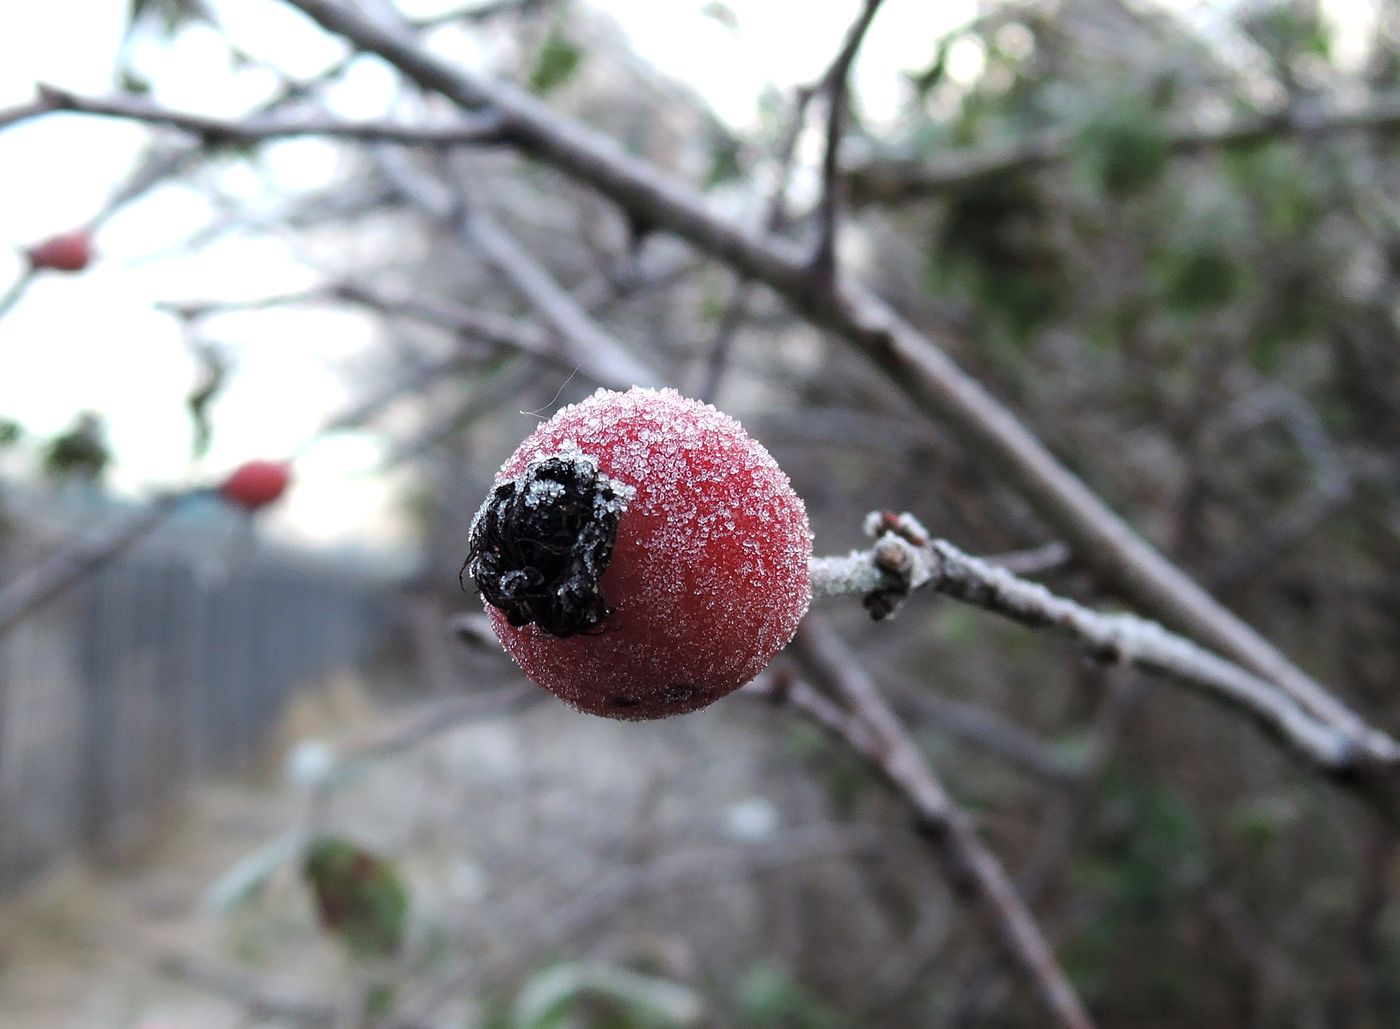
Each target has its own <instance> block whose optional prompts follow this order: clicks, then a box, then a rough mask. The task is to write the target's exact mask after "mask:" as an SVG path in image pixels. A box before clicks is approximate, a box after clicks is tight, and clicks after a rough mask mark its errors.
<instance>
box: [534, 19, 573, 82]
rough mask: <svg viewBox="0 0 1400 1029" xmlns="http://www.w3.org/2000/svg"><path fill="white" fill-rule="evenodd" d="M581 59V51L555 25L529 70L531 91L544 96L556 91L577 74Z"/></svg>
mask: <svg viewBox="0 0 1400 1029" xmlns="http://www.w3.org/2000/svg"><path fill="white" fill-rule="evenodd" d="M583 58H584V53H583V50H582V49H581V48H580V47H579V46H578V44H576V43H574V42H573V40H571V39H569V37H568V36H567V35H566V34H565V33H564V30H563V28H562V27H561V26H559V25H557V24H556V25H555V26H554V27H553V28H551V29H550V30H549V35H548V36H546V37H545V41H544V45H543V46H541V47H540V52H539V55H538V56H537V57H536V58H535V66H534V68H532V69H531V70H530V79H529V84H530V89H531V91H532V92H535V93H538V94H539V95H541V96H544V95H545V94H546V93H550V92H552V91H554V90H556V89H558V88H559V87H560V86H562V85H564V83H566V82H568V81H569V80H570V79H571V78H573V77H574V75H576V74H577V73H578V70H579V67H580V66H581V65H582V64H583Z"/></svg>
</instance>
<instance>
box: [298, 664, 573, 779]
mask: <svg viewBox="0 0 1400 1029" xmlns="http://www.w3.org/2000/svg"><path fill="white" fill-rule="evenodd" d="M547 696H549V694H547V693H545V692H544V691H543V690H541V689H537V688H536V687H535V686H534V685H525V686H521V685H516V686H502V687H500V688H497V689H492V690H486V691H482V692H476V693H469V694H466V695H463V696H460V697H449V698H448V699H446V700H441V701H435V702H433V703H429V704H425V705H422V706H421V707H420V708H419V709H418V710H416V711H411V712H409V713H408V714H405V715H403V716H401V717H400V718H398V719H397V720H396V721H393V722H391V723H390V724H389V725H387V726H385V727H382V728H376V729H375V730H374V731H373V732H371V733H368V734H366V735H363V736H360V737H357V738H353V739H347V740H344V741H342V742H340V743H338V744H335V745H330V744H323V743H320V742H319V741H314V740H306V741H303V744H302V745H303V746H305V745H307V744H310V745H312V746H316V747H319V748H323V749H320V750H317V751H316V753H315V755H314V760H307V761H306V763H305V767H304V768H303V769H302V770H301V771H300V772H299V780H298V781H299V784H300V785H303V786H306V787H308V788H310V789H311V790H312V791H314V792H315V793H316V794H318V795H319V796H318V798H317V799H318V802H323V801H324V800H325V799H326V798H327V797H328V795H329V794H330V792H331V791H333V790H335V789H336V788H337V787H338V786H340V785H341V784H343V783H344V782H345V781H346V780H348V779H350V778H352V777H353V776H355V775H357V774H359V773H360V772H362V771H363V770H364V769H365V768H366V767H368V766H370V765H373V764H375V763H377V762H379V761H383V760H385V759H386V758H391V757H396V756H398V755H400V754H404V753H406V752H408V751H410V750H412V749H413V748H415V747H417V746H419V745H420V744H422V743H424V742H426V741H428V740H431V739H433V738H434V737H436V736H438V735H441V734H442V733H444V732H450V731H451V730H453V729H455V728H457V727H458V726H459V725H463V724H465V723H467V722H476V721H479V720H482V719H485V718H494V717H497V716H500V715H509V714H514V713H516V712H518V711H520V710H521V709H523V708H525V707H528V706H529V705H531V704H533V703H534V702H535V701H537V700H541V699H543V698H545V697H547ZM308 753H309V751H308Z"/></svg>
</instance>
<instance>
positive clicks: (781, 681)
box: [745, 616, 1093, 1029]
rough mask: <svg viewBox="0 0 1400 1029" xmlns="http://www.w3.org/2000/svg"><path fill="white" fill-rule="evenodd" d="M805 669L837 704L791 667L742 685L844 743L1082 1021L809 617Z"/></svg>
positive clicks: (1083, 1018) (1031, 922)
mask: <svg viewBox="0 0 1400 1029" xmlns="http://www.w3.org/2000/svg"><path fill="white" fill-rule="evenodd" d="M794 652H795V654H796V656H797V658H798V660H799V662H800V663H801V664H802V666H803V667H804V669H805V670H806V671H807V673H808V674H809V675H810V676H812V678H813V679H815V680H816V681H818V682H820V684H821V685H822V686H823V687H824V688H825V689H826V690H828V691H829V692H831V693H832V694H833V695H834V696H835V697H836V698H837V699H838V701H839V703H837V702H834V701H832V700H829V699H827V698H826V697H825V696H823V695H822V694H821V693H819V692H818V691H817V690H816V689H814V688H813V687H811V686H809V685H807V684H806V683H805V682H802V681H801V680H797V679H794V678H793V677H792V676H791V675H783V674H782V673H777V674H774V675H771V676H768V677H767V678H765V679H761V680H759V681H758V682H757V683H754V684H752V685H750V686H747V687H745V690H746V691H747V692H748V693H750V694H753V695H758V696H764V697H767V698H769V699H771V700H773V701H775V702H778V703H784V704H787V705H789V706H791V707H792V708H794V709H795V710H797V711H799V712H800V713H801V714H803V715H804V716H805V717H807V718H809V719H811V720H812V721H814V722H816V723H817V724H818V725H820V726H821V727H822V728H823V729H825V730H826V731H827V732H829V733H830V734H831V735H833V736H835V737H836V738H837V739H839V740H841V741H842V742H844V743H845V744H846V745H847V746H849V747H850V748H851V749H852V750H853V751H854V752H855V753H856V754H857V755H859V756H860V758H861V759H862V760H863V761H865V763H866V764H867V765H869V766H870V768H871V770H872V771H874V772H875V773H876V774H877V775H878V776H880V778H882V779H883V780H884V781H885V783H886V784H887V785H888V786H889V787H890V788H891V789H893V790H894V791H895V792H896V793H897V794H898V795H899V796H900V797H901V798H902V799H903V800H904V802H905V803H906V804H907V805H908V806H909V808H910V809H911V811H912V812H913V814H914V824H915V828H916V829H917V831H918V832H919V834H920V835H921V836H922V837H923V838H924V839H925V840H927V841H928V843H929V844H930V845H931V846H932V847H933V849H934V852H935V854H936V855H937V857H938V859H939V863H940V865H941V866H942V868H943V874H944V877H945V878H946V879H947V881H948V884H949V886H950V887H951V888H952V890H953V892H954V894H955V895H957V896H958V897H959V898H960V899H962V900H965V901H968V902H970V903H971V904H972V905H973V906H974V907H975V908H976V909H977V910H979V911H980V912H981V913H982V914H983V915H985V916H986V918H987V921H988V923H989V925H990V928H991V930H992V934H993V936H994V937H995V939H996V941H997V944H998V946H999V947H1000V948H1001V950H1002V951H1003V953H1005V955H1006V957H1007V959H1008V960H1009V961H1010V962H1011V964H1012V965H1013V966H1014V967H1015V968H1016V969H1017V971H1018V972H1020V973H1021V974H1022V975H1023V976H1024V977H1025V979H1026V980H1027V982H1029V983H1030V984H1031V985H1032V986H1033V987H1034V989H1035V990H1036V992H1037V994H1038V995H1039V996H1040V998H1041V1001H1042V1002H1043V1003H1044V1005H1045V1007H1046V1008H1047V1010H1048V1011H1049V1012H1050V1013H1051V1014H1052V1015H1053V1016H1054V1018H1055V1020H1056V1022H1058V1023H1059V1024H1060V1025H1063V1026H1072V1027H1076V1029H1084V1027H1088V1026H1091V1025H1092V1024H1093V1023H1092V1022H1091V1021H1090V1019H1089V1016H1088V1014H1087V1012H1085V1010H1084V1007H1083V1005H1082V1004H1081V1003H1080V1001H1079V998H1078V996H1077V995H1076V994H1075V991H1074V988H1073V987H1072V986H1071V985H1070V983H1069V980H1068V979H1067V978H1066V977H1065V974H1064V971H1063V970H1062V969H1061V968H1060V966H1059V963H1058V962H1057V961H1056V960H1055V955H1054V953H1053V952H1052V951H1051V949H1050V947H1049V945H1048V944H1047V943H1046V942H1045V937H1044V934H1043V933H1042V932H1041V930H1040V927H1039V926H1038V925H1037V924H1036V922H1035V919H1034V917H1033V916H1032V915H1031V913H1030V911H1029V910H1028V909H1027V908H1026V906H1025V904H1024V903H1023V902H1022V900H1021V898H1020V895H1019V894H1018V893H1017V892H1016V887H1015V886H1014V885H1013V884H1012V882H1011V879H1010V877H1009V876H1008V875H1007V874H1006V871H1005V869H1004V868H1002V866H1001V863H1000V862H999V861H998V860H997V858H996V855H994V854H993V853H992V852H991V851H990V850H989V849H988V848H987V846H986V844H984V843H983V842H982V840H981V838H980V837H979V836H978V835H977V830H976V828H975V827H974V825H973V822H972V819H971V817H970V816H969V815H968V814H967V812H966V811H964V810H963V809H962V808H961V807H959V806H958V805H957V803H956V802H955V801H954V800H953V799H952V797H950V796H949V795H948V793H947V791H946V790H945V789H944V788H943V785H942V783H940V782H939V781H938V778H937V777H936V776H935V775H934V773H933V771H932V769H930V768H929V766H928V763H927V762H926V761H925V760H924V757H923V755H922V754H921V753H920V751H919V748H918V746H917V745H916V744H915V743H914V741H913V740H912V739H911V738H910V736H909V734H908V733H907V732H906V731H905V729H904V727H903V725H902V724H901V723H900V721H899V719H898V718H897V717H895V715H894V713H893V712H892V711H891V710H890V708H889V706H888V705H887V704H886V703H885V701H884V698H883V697H881V696H880V693H879V691H878V690H877V689H876V687H875V684H874V682H873V681H871V679H870V677H869V675H867V674H866V672H865V670H864V669H863V668H862V667H861V666H860V664H859V663H858V662H857V661H855V660H854V659H853V658H852V656H851V655H850V653H849V652H847V651H846V650H845V648H844V647H843V646H842V644H841V643H840V641H839V640H838V639H837V638H836V637H835V635H834V634H833V633H832V632H831V631H830V630H829V629H828V628H826V626H825V625H824V624H823V623H822V622H821V621H820V619H819V618H816V617H814V616H809V617H808V620H807V622H806V623H804V625H803V627H802V630H801V631H800V632H799V633H798V636H797V639H796V640H795V641H794Z"/></svg>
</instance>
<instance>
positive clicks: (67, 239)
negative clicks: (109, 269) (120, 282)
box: [24, 229, 95, 272]
mask: <svg viewBox="0 0 1400 1029" xmlns="http://www.w3.org/2000/svg"><path fill="white" fill-rule="evenodd" d="M24 253H25V256H26V257H27V258H29V267H30V268H32V269H34V270H35V271H38V270H40V269H44V268H47V269H49V270H50V271H56V272H80V271H82V270H83V269H84V268H86V267H87V266H88V265H89V264H91V263H92V259H93V257H94V256H95V255H94V252H93V248H92V236H91V235H89V234H88V232H87V231H86V230H83V229H78V230H77V231H74V232H65V233H63V234H61V235H58V236H50V237H49V238H48V239H46V240H44V241H43V242H42V243H36V244H35V245H34V246H32V247H30V248H29V249H28V250H26V251H25V252H24Z"/></svg>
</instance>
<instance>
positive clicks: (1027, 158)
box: [846, 96, 1400, 203]
mask: <svg viewBox="0 0 1400 1029" xmlns="http://www.w3.org/2000/svg"><path fill="white" fill-rule="evenodd" d="M1397 129H1400V96H1380V97H1373V98H1371V99H1370V100H1369V101H1367V102H1366V103H1364V104H1358V105H1356V106H1353V107H1347V108H1339V109H1336V110H1331V111H1327V110H1311V111H1307V110H1282V111H1279V112H1276V113H1274V114H1263V115H1255V116H1252V117H1246V118H1240V119H1238V120H1234V121H1229V122H1226V123H1224V124H1221V125H1216V126H1213V127H1207V126H1200V125H1197V124H1193V123H1189V122H1188V123H1184V124H1180V125H1177V126H1175V127H1173V128H1170V129H1168V130H1167V132H1166V136H1165V139H1164V143H1165V145H1166V149H1167V151H1168V152H1169V153H1172V154H1191V153H1197V152H1200V151H1204V150H1211V149H1215V148H1219V147H1230V146H1248V145H1251V144H1256V143H1264V142H1267V141H1269V140H1271V139H1276V138H1280V137H1286V136H1296V137H1300V138H1304V139H1316V138H1320V137H1323V136H1328V135H1333V134H1336V133H1340V132H1353V131H1377V132H1394V131H1396V130H1397ZM1081 131H1082V130H1080V129H1077V128H1076V129H1064V128H1057V129H1049V130H1046V131H1044V132H1042V133H1040V134H1039V135H1034V136H1031V137H1030V138H1029V139H1023V140H1020V141H1017V142H1015V143H1011V144H1007V145H1004V146H989V147H986V148H984V149H980V150H969V151H964V152H953V153H950V154H947V155H945V156H943V157H941V158H934V159H932V160H928V161H919V162H909V161H869V162H867V163H865V164H861V165H857V166H855V167H853V168H849V169H847V171H846V179H847V183H848V186H849V190H850V195H851V199H852V201H853V202H855V203H901V202H905V201H910V200H918V199H921V198H925V197H931V196H938V195H940V194H944V193H948V192H950V191H952V190H956V189H960V188H962V187H964V186H967V185H969V184H971V183H974V182H979V181H982V180H983V179H988V178H992V177H995V176H999V175H1011V174H1017V173H1022V172H1029V171H1035V170H1037V169H1040V168H1045V167H1048V166H1050V165H1053V164H1059V163H1061V162H1063V161H1066V160H1068V159H1069V158H1070V157H1071V156H1072V155H1073V153H1074V147H1075V144H1076V142H1077V141H1078V139H1079V136H1080V133H1081Z"/></svg>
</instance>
